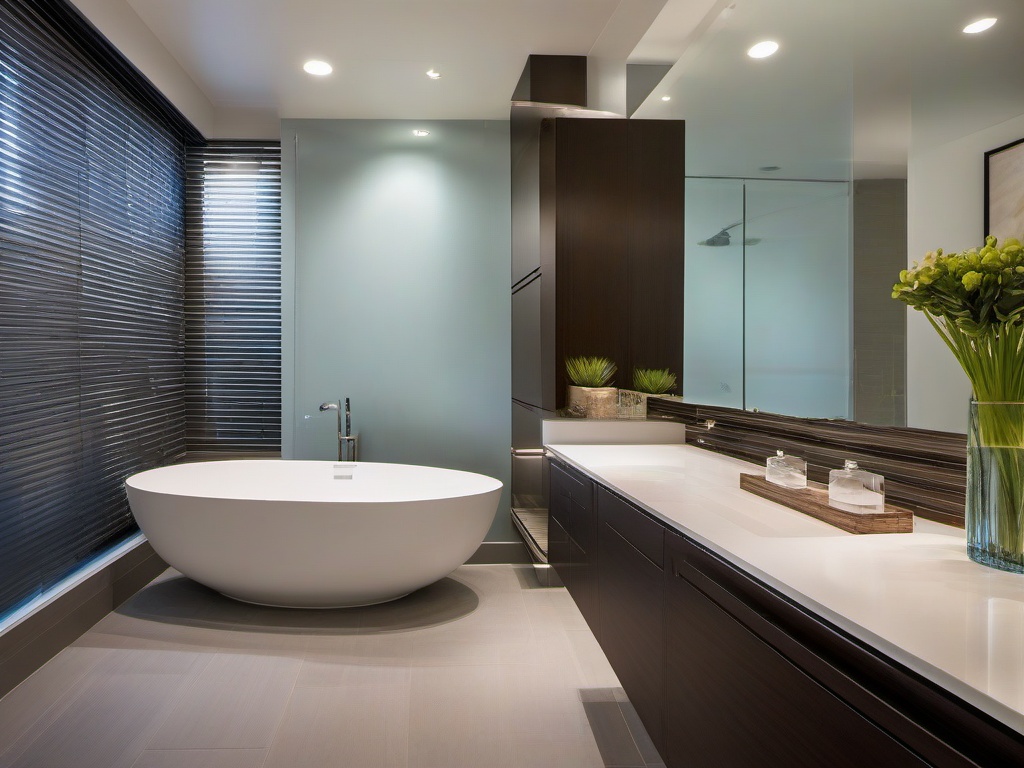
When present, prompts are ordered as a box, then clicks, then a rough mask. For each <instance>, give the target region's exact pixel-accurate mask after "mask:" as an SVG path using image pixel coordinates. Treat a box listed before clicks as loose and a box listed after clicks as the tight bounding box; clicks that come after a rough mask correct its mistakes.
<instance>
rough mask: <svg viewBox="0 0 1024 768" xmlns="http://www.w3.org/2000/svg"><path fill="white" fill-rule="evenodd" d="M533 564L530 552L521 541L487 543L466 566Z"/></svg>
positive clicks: (474, 554)
mask: <svg viewBox="0 0 1024 768" xmlns="http://www.w3.org/2000/svg"><path fill="white" fill-rule="evenodd" d="M532 562H533V559H532V558H531V557H530V550H528V549H527V548H526V545H525V544H523V542H521V541H485V542H484V543H483V544H481V545H480V547H479V549H477V551H476V552H474V553H473V555H472V556H471V557H470V558H469V560H467V561H466V565H495V564H498V563H532Z"/></svg>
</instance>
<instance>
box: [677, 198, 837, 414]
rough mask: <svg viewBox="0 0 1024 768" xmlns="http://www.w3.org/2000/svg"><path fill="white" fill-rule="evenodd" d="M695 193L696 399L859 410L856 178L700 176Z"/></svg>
mask: <svg viewBox="0 0 1024 768" xmlns="http://www.w3.org/2000/svg"><path fill="white" fill-rule="evenodd" d="M686 200H687V206H686V209H687V210H686V231H687V232H688V233H690V237H689V238H688V242H687V250H686V286H685V296H686V298H685V301H686V304H685V326H684V327H685V331H686V333H685V347H684V367H683V392H684V396H685V399H686V400H687V401H689V402H695V403H703V404H707V405H721V406H728V407H733V408H746V409H757V410H760V411H769V412H772V413H786V414H789V415H793V416H808V417H820V418H848V417H849V415H850V403H851V377H850V365H851V339H852V334H851V325H850V305H851V281H850V252H849V242H850V237H849V218H850V195H849V184H847V183H845V182H800V181H767V180H755V179H747V180H742V179H690V180H689V181H688V182H687V189H686ZM702 235H703V236H702Z"/></svg>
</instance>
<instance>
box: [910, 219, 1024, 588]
mask: <svg viewBox="0 0 1024 768" xmlns="http://www.w3.org/2000/svg"><path fill="white" fill-rule="evenodd" d="M892 296H893V298H894V299H899V300H900V301H903V302H905V303H906V304H908V305H909V306H911V307H913V308H914V309H916V310H918V311H920V312H923V313H924V316H925V317H926V318H927V320H928V322H929V323H931V325H932V327H933V328H934V329H935V330H936V332H937V333H938V334H939V336H940V337H941V338H942V340H943V341H944V342H945V343H946V346H948V347H949V349H950V351H951V352H952V353H953V355H954V356H955V357H956V359H957V361H958V362H959V363H960V365H961V366H962V367H963V369H964V372H965V373H966V374H967V378H968V379H970V381H971V388H972V389H973V397H972V400H971V404H970V412H969V416H970V420H969V424H968V430H967V500H966V509H965V523H966V529H967V554H968V556H969V557H970V558H971V559H972V560H974V561H975V562H979V563H982V564H984V565H988V566H991V567H994V568H1000V569H1002V570H1007V571H1014V572H1016V573H1024V248H1022V247H1021V244H1020V241H1018V240H1015V239H1008V240H1006V241H1005V242H1004V243H1003V245H1002V247H1000V246H999V244H998V243H997V241H996V238H994V237H992V236H989V237H987V238H986V239H985V245H984V247H982V248H980V249H978V248H973V249H971V250H969V251H962V252H961V253H955V254H944V253H943V252H942V250H941V249H940V250H937V251H935V252H933V253H929V254H927V255H926V256H925V257H924V259H923V260H922V261H921V262H920V263H919V264H915V265H914V266H913V267H912V268H911V269H905V270H903V271H902V272H900V279H899V282H898V283H896V285H894V286H893V292H892Z"/></svg>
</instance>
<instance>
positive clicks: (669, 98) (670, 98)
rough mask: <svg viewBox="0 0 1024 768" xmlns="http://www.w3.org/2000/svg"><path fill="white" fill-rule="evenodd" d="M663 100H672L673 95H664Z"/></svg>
mask: <svg viewBox="0 0 1024 768" xmlns="http://www.w3.org/2000/svg"><path fill="white" fill-rule="evenodd" d="M661 100H662V101H672V97H671V96H662V97H661Z"/></svg>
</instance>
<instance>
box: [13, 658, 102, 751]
mask: <svg viewBox="0 0 1024 768" xmlns="http://www.w3.org/2000/svg"><path fill="white" fill-rule="evenodd" d="M72 647H74V646H68V648H72ZM68 648H65V649H64V650H65V651H67V650H68ZM112 651H113V649H112V648H106V649H105V653H102V654H100V655H99V656H97V657H96V659H95V660H94V661H93V662H92V663H91V664H89V666H88V667H87V668H86V669H85V670H84V671H83V672H82V674H81V675H80V676H79V677H78V678H77V679H76V680H74V681H73V682H72V683H71V684H70V685H69V686H68V687H67V688H66V689H65V690H64V691H63V693H62V694H61V696H60V697H58V699H57V700H56V701H54V702H53V703H52V704H50V706H48V707H46V708H45V709H43V710H42V711H41V712H40V713H39V714H38V715H37V716H36V717H35V718H34V719H33V720H32V722H30V723H28V724H27V725H26V727H25V728H24V729H23V730H22V732H21V734H20V735H19V737H18V738H15V739H14V740H13V741H12V742H11V743H10V744H8V745H7V746H6V747H4V749H3V751H0V761H3V760H4V758H5V756H6V755H7V754H8V752H10V751H11V749H13V748H14V746H15V745H16V744H17V743H18V741H19V740H20V739H21V737H22V736H24V735H25V734H28V733H31V731H32V729H33V728H34V727H35V726H36V724H37V723H39V722H40V721H41V720H42V719H43V718H44V717H46V716H47V715H48V714H49V713H50V712H51V711H52V710H53V709H54V708H55V707H57V705H58V704H59V703H60V701H61V699H63V698H66V697H67V694H69V693H71V691H73V690H74V689H75V688H77V687H79V686H81V685H82V682H83V681H84V680H85V679H86V678H87V677H88V676H89V674H90V673H91V672H92V671H93V669H94V668H95V667H96V665H97V664H99V663H100V661H102V660H103V658H104V657H105V656H108V655H110V654H111V652H112ZM62 653H63V651H62ZM57 655H58V656H59V655H60V654H57ZM55 658H57V656H54V657H53V658H52V659H50V661H53V659H55ZM47 663H49V662H47ZM44 666H45V665H44ZM41 670H42V667H40V668H39V669H37V670H36V671H35V672H33V673H32V675H35V674H37V673H38V672H40V671H41ZM32 675H29V676H28V677H27V678H25V679H24V680H22V681H21V682H20V683H18V685H16V686H15V687H14V688H12V689H11V690H10V691H8V692H7V693H6V694H4V695H3V696H2V697H0V700H2V699H5V698H7V697H8V696H11V695H12V694H14V692H15V691H17V690H18V688H20V687H21V686H23V685H26V684H27V683H28V682H29V680H31V679H32ZM80 694H81V691H79V693H77V694H74V695H73V696H70V697H67V698H68V701H67V702H66V703H65V705H64V707H62V708H61V709H60V710H59V712H58V713H57V715H56V717H60V713H61V712H63V711H64V710H65V709H67V707H69V706H70V705H71V703H72V702H73V701H74V700H75V699H76V698H78V696H79V695H80ZM40 735H42V734H40ZM38 739H39V736H36V738H35V739H33V740H32V741H31V742H29V744H28V745H27V746H26V748H25V749H24V750H22V752H21V754H24V753H25V752H26V751H28V749H29V747H31V745H32V744H34V743H35V742H36V741H37V740H38ZM19 756H20V755H19Z"/></svg>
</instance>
